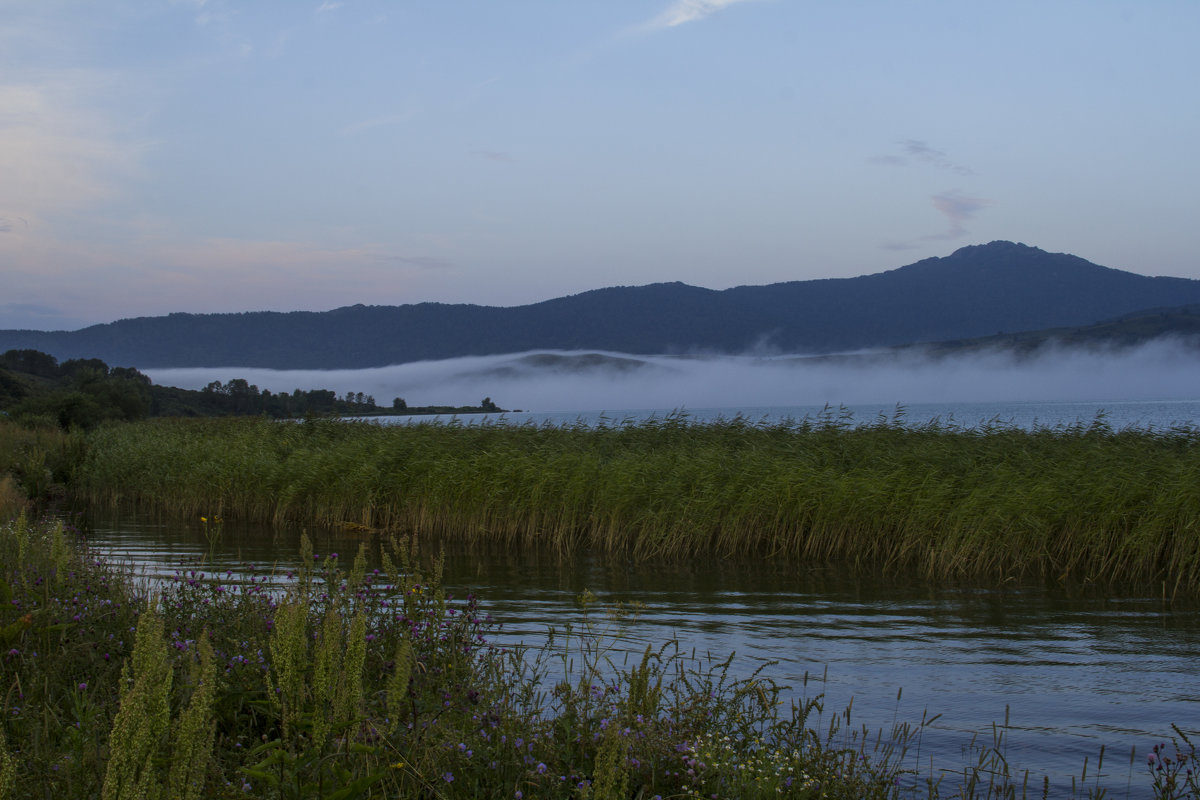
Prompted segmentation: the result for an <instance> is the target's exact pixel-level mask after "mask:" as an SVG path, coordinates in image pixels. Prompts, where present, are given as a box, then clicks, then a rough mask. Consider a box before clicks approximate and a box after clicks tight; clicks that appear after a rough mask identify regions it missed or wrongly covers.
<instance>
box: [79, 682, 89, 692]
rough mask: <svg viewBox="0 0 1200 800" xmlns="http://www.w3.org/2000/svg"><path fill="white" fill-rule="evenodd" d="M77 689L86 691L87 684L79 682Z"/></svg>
mask: <svg viewBox="0 0 1200 800" xmlns="http://www.w3.org/2000/svg"><path fill="white" fill-rule="evenodd" d="M79 691H81V692H86V691H87V684H86V683H81V684H79Z"/></svg>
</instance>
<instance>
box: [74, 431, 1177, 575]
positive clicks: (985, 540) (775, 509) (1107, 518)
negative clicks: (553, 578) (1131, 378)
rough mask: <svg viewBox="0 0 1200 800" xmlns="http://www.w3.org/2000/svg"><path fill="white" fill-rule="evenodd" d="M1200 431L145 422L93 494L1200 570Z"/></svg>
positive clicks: (178, 504)
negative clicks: (561, 427)
mask: <svg viewBox="0 0 1200 800" xmlns="http://www.w3.org/2000/svg"><path fill="white" fill-rule="evenodd" d="M1198 445H1200V433H1198V432H1196V431H1194V430H1181V431H1171V432H1137V431H1121V432H1114V431H1112V430H1110V429H1108V428H1107V427H1106V426H1104V425H1103V424H1093V425H1090V426H1075V427H1070V428H1057V429H1043V430H1036V431H1023V430H1016V429H1007V428H994V429H991V430H985V431H983V432H978V431H967V430H961V429H957V428H953V427H947V426H939V425H936V424H934V425H927V426H925V427H922V428H918V429H909V428H904V427H901V426H899V425H895V424H891V423H886V422H881V423H879V424H876V425H873V426H869V427H865V428H855V427H851V426H850V425H848V424H847V423H846V421H845V420H840V419H837V418H829V419H824V420H818V421H815V422H803V423H786V424H777V425H755V424H750V423H747V422H744V421H730V422H725V423H716V424H704V425H690V424H687V423H686V422H685V421H683V420H679V419H675V420H667V421H657V422H649V423H643V424H636V425H614V426H611V427H607V428H602V429H598V430H593V429H585V428H582V427H579V428H575V429H559V428H538V427H515V428H514V427H504V426H483V427H476V426H453V425H449V426H448V425H417V426H401V427H390V428H388V427H380V426H377V425H373V424H368V423H362V424H348V423H337V422H321V421H318V422H310V423H305V424H280V423H273V422H269V421H264V420H255V419H235V420H188V421H179V420H172V421H150V422H144V423H138V424H132V425H119V426H112V427H108V428H105V429H102V430H99V431H96V432H94V433H93V434H92V435H91V436H90V438H89V440H88V452H87V456H86V460H85V461H84V462H83V463H82V465H81V466H80V469H79V472H78V475H79V477H78V481H77V486H78V488H79V490H80V491H81V492H82V493H83V494H85V495H86V496H87V497H89V498H90V499H92V500H93V501H103V502H127V501H133V502H136V503H140V504H143V505H146V506H150V507H155V508H159V509H161V510H163V511H165V512H169V513H176V514H193V515H194V514H201V513H214V512H217V513H222V514H224V515H225V516H226V517H239V518H244V519H248V520H258V521H263V522H283V521H294V522H303V523H324V524H335V525H336V524H344V523H353V524H357V525H364V526H369V527H373V528H390V529H399V530H408V531H419V532H433V533H437V534H440V535H445V536H458V537H474V538H480V539H485V538H486V539H494V540H498V541H503V542H508V543H523V542H539V543H542V544H549V545H551V546H556V547H558V548H561V549H563V550H567V549H570V548H573V547H577V546H587V547H593V548H599V549H600V550H604V551H612V552H623V553H629V554H632V555H634V556H636V557H680V556H692V555H716V556H725V555H734V554H757V555H761V556H766V557H777V558H785V559H795V560H798V561H807V562H814V561H815V562H821V561H844V562H850V563H852V564H858V565H861V566H864V567H866V566H869V567H874V568H883V569H900V568H904V569H912V568H916V569H919V570H923V571H925V572H926V573H928V574H931V575H936V576H967V575H976V576H983V575H987V576H992V577H998V578H1003V577H1008V576H1015V575H1045V576H1049V577H1053V578H1057V577H1059V576H1069V577H1073V578H1080V579H1085V580H1096V581H1136V582H1141V583H1144V584H1152V585H1153V586H1154V587H1155V588H1156V589H1159V588H1161V589H1162V590H1163V591H1165V592H1167V593H1175V592H1178V591H1183V592H1191V591H1194V590H1195V589H1196V587H1198V586H1200V446H1198Z"/></svg>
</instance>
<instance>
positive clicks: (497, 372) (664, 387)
mask: <svg viewBox="0 0 1200 800" xmlns="http://www.w3.org/2000/svg"><path fill="white" fill-rule="evenodd" d="M145 372H146V373H147V374H148V375H149V376H150V377H151V378H152V379H153V380H154V381H155V382H156V383H160V384H166V385H171V386H179V387H182V388H188V389H200V388H203V387H204V386H205V385H207V384H208V383H210V382H212V381H222V382H226V381H229V380H231V379H233V378H244V379H245V380H247V381H248V382H250V383H251V384H255V385H256V386H258V387H259V389H268V390H270V391H272V392H291V391H292V390H294V389H297V388H300V389H332V390H333V391H335V392H337V393H338V394H339V395H342V394H345V393H346V392H363V393H364V394H367V395H371V396H373V397H374V398H375V400H376V403H377V404H378V405H380V406H383V407H389V406H390V405H391V403H392V399H393V398H395V397H402V398H404V399H405V401H406V402H407V403H408V405H410V406H421V405H456V406H457V405H475V404H478V403H479V401H480V400H481V399H482V398H483V397H485V396H487V397H491V398H492V399H493V400H494V401H495V402H496V403H497V404H498V405H500V406H501V407H503V408H507V409H523V410H526V411H537V412H572V411H599V410H604V411H610V412H619V411H622V410H628V409H678V408H688V409H696V408H729V409H739V408H759V407H767V406H809V405H818V406H819V405H822V404H825V403H830V404H833V405H835V406H836V405H839V404H846V405H864V404H880V405H882V406H894V405H896V404H905V405H908V404H920V403H950V404H953V403H981V402H982V403H996V402H1021V401H1040V402H1117V401H1134V400H1198V399H1200V353H1197V351H1196V350H1195V349H1189V348H1187V347H1185V346H1183V345H1180V344H1176V343H1171V342H1158V343H1154V344H1151V345H1147V346H1144V347H1141V348H1137V349H1128V350H1122V351H1117V352H1080V351H1070V352H1068V351H1052V352H1049V353H1044V354H1041V355H1038V356H1036V357H1027V358H1017V357H1015V356H1014V355H1012V354H1011V353H1007V352H989V353H983V354H978V353H977V354H974V355H971V356H953V357H946V358H934V357H929V356H928V355H922V354H919V353H918V352H917V351H905V352H904V353H902V354H900V355H893V354H887V355H884V354H871V353H859V354H851V355H844V356H826V357H809V358H805V357H795V356H774V357H761V356H740V357H730V356H711V357H710V356H631V355H624V354H620V353H600V352H544V351H539V352H530V353H519V354H511V355H501V356H480V357H467V358H455V359H449V360H444V361H423V362H416V363H410V364H398V365H395V366H389V367H379V368H374V369H358V370H270V369H251V368H243V367H215V368H194V369H193V368H189V369H148V370H145Z"/></svg>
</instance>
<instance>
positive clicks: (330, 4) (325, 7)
mask: <svg viewBox="0 0 1200 800" xmlns="http://www.w3.org/2000/svg"><path fill="white" fill-rule="evenodd" d="M344 5H345V3H339V2H335V0H324V2H322V3H321V5H319V6H317V13H320V12H322V11H334V10H336V9H339V8H341V7H342V6H344Z"/></svg>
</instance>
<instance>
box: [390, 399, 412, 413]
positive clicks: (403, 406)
mask: <svg viewBox="0 0 1200 800" xmlns="http://www.w3.org/2000/svg"><path fill="white" fill-rule="evenodd" d="M392 410H393V411H407V410H408V403H406V402H404V398H403V397H396V398H394V399H393V400H392Z"/></svg>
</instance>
